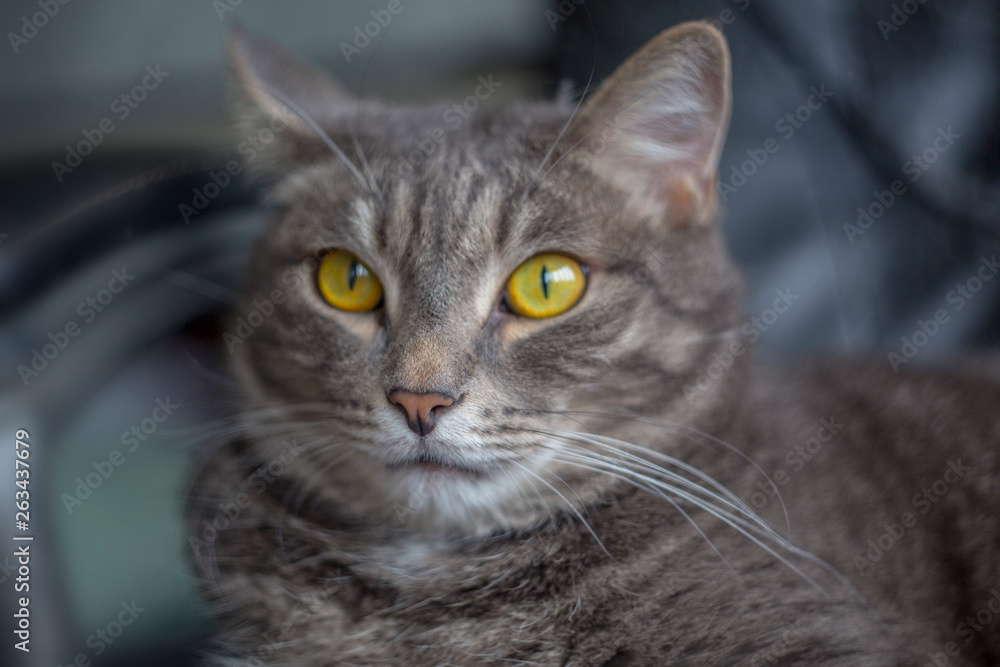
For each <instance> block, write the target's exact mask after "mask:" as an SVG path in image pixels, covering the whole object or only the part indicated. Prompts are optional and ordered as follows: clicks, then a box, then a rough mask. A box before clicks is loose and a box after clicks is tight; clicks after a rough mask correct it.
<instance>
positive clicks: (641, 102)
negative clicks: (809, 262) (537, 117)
mask: <svg viewBox="0 0 1000 667" xmlns="http://www.w3.org/2000/svg"><path fill="white" fill-rule="evenodd" d="M729 110H730V73H729V49H728V48H727V47H726V41H725V38H723V36H722V33H721V32H719V31H718V30H717V29H715V28H714V27H712V26H711V25H709V24H708V23H701V22H692V23H684V24H681V25H679V26H676V27H674V28H671V29H670V30H667V31H665V32H662V33H660V35H658V36H657V37H655V38H654V39H653V40H652V41H650V42H649V43H647V44H646V45H645V46H644V47H642V48H641V49H640V50H639V51H638V52H636V53H635V54H634V55H633V56H632V57H630V58H629V59H628V60H627V61H625V63H623V64H622V65H621V66H620V67H619V68H618V69H617V70H616V71H615V72H614V74H612V75H611V77H610V78H608V79H607V80H606V81H605V82H604V83H603V84H602V85H601V87H600V89H598V90H597V92H596V93H594V95H593V97H592V98H591V99H590V100H588V101H587V102H586V103H585V104H584V106H583V108H582V109H581V110H580V113H579V114H578V117H577V119H576V120H575V121H574V122H573V132H574V133H575V134H576V137H574V138H575V139H576V141H579V142H581V143H582V144H583V146H584V147H585V152H584V154H585V155H587V156H588V160H589V162H591V164H592V168H594V169H596V170H597V171H598V172H599V173H601V174H602V175H604V176H605V177H606V178H609V179H610V180H612V181H613V182H616V183H617V184H619V185H620V186H621V187H623V188H625V189H626V190H627V191H630V192H632V193H634V194H635V195H636V196H639V197H652V198H653V199H654V200H655V201H656V202H657V203H659V204H662V205H664V206H665V210H666V215H667V217H668V219H669V220H670V221H671V222H672V223H674V224H684V223H686V222H687V221H694V222H695V223H696V224H697V223H701V224H707V223H709V222H711V221H712V220H714V218H715V209H716V206H717V196H716V192H715V185H716V180H717V174H718V161H719V153H720V152H721V150H722V143H723V140H724V139H725V134H726V128H727V127H728V124H729Z"/></svg>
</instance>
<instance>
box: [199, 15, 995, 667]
mask: <svg viewBox="0 0 1000 667" xmlns="http://www.w3.org/2000/svg"><path fill="white" fill-rule="evenodd" d="M234 60H235V63H236V68H237V72H238V74H239V75H240V78H241V79H242V80H243V83H244V86H245V87H246V89H247V91H248V94H249V96H250V97H251V98H252V99H254V100H255V104H254V105H252V109H253V111H252V112H251V114H252V115H253V114H256V116H257V123H258V125H259V124H260V122H261V121H260V118H261V117H263V118H265V119H266V118H271V119H272V121H273V119H275V118H279V117H281V118H283V119H284V120H282V122H287V123H289V124H290V127H287V128H285V131H286V139H285V141H284V142H283V144H282V146H281V148H282V149H283V150H284V153H283V159H284V160H286V162H284V163H282V162H278V163H277V164H279V165H295V166H294V167H289V166H281V167H279V168H280V169H287V170H288V171H290V172H291V175H290V176H289V177H288V178H286V179H285V180H284V181H283V183H282V184H281V185H280V186H279V188H278V190H277V194H276V201H277V202H278V204H279V207H278V213H277V215H276V216H275V221H274V223H273V224H272V226H271V228H270V229H269V230H268V232H267V233H266V236H265V238H266V241H265V243H263V244H262V245H261V248H260V251H259V253H258V256H257V260H256V262H255V264H254V270H253V275H252V280H251V286H250V299H249V300H248V302H249V303H253V301H254V300H258V301H259V300H262V299H268V298H273V299H274V301H275V311H274V314H273V315H272V316H270V317H269V318H267V321H266V323H265V324H264V325H263V326H261V327H260V328H259V329H258V330H256V331H255V332H254V334H253V336H252V337H250V338H249V339H248V340H247V341H246V343H245V344H242V345H241V346H239V347H238V349H237V350H236V355H237V359H238V363H237V371H238V373H239V374H240V376H241V378H242V379H243V381H244V385H245V387H246V400H247V406H248V408H247V411H246V417H245V432H243V433H242V434H241V437H240V438H238V439H236V440H235V441H234V442H232V443H229V444H226V445H224V446H222V447H220V448H219V449H217V450H216V451H214V452H213V453H212V454H210V455H207V456H206V458H205V459H204V461H202V462H201V465H200V468H199V474H198V476H197V480H196V482H195V485H194V497H193V501H192V503H191V517H192V523H191V525H192V529H193V535H192V544H193V545H194V547H195V552H196V561H197V562H198V564H199V566H200V567H201V568H202V571H203V572H204V574H205V578H206V584H207V585H206V591H207V593H208V595H209V597H210V598H211V599H213V600H215V601H217V603H218V605H219V607H218V609H219V618H220V623H221V631H220V635H219V640H220V643H219V646H218V649H219V651H220V652H221V653H222V654H224V655H229V656H233V661H232V663H224V664H259V662H265V663H268V664H272V663H273V664H296V665H297V664H303V665H340V664H344V665H352V664H353V665H373V664H405V665H446V664H450V665H477V664H540V665H605V664H611V665H666V664H692V665H695V664H697V665H729V664H801V665H819V664H822V665H922V664H928V663H929V664H934V663H933V660H935V659H938V660H942V661H948V662H947V664H995V663H996V662H997V661H998V660H1000V594H997V596H996V598H997V599H996V601H994V602H992V604H993V607H995V608H996V609H997V613H996V614H992V612H990V613H991V614H992V616H991V618H994V620H993V622H992V623H989V624H987V623H983V622H982V620H983V619H984V618H985V615H981V618H980V619H979V620H978V621H976V620H975V618H976V615H977V613H978V612H979V611H980V610H982V609H987V610H989V609H990V607H989V605H990V604H991V591H993V589H995V588H998V587H1000V558H998V554H1000V528H998V515H1000V508H998V501H1000V478H998V470H1000V461H998V460H997V459H998V456H1000V455H998V452H997V449H998V447H997V443H998V442H1000V419H998V417H997V414H996V407H997V406H998V405H1000V381H998V380H997V378H998V377H1000V373H997V372H995V371H996V370H997V364H996V363H995V362H990V363H991V364H992V367H990V365H989V364H981V365H979V366H977V368H976V370H967V371H957V370H952V371H951V372H950V373H944V372H934V371H929V370H913V371H904V372H901V373H899V374H895V373H893V372H892V371H891V370H890V369H889V368H888V366H887V365H886V364H881V365H880V364H878V363H874V364H873V363H867V364H866V363H860V362H856V363H853V364H847V363H844V362H838V363H831V364H826V365H816V366H814V367H809V368H806V369H800V370H797V371H791V370H775V369H767V368H764V367H762V366H758V365H757V364H755V362H754V361H753V360H752V356H753V355H752V354H748V353H746V350H745V347H746V345H745V343H743V342H742V341H741V334H740V326H739V325H740V321H741V317H740V290H739V286H738V285H739V283H738V279H737V278H736V277H735V273H734V271H733V270H732V268H731V267H730V265H729V263H728V261H727V260H726V258H725V256H724V253H723V251H722V249H721V243H720V240H719V235H718V232H717V230H716V229H715V227H714V225H713V222H712V221H713V219H714V188H713V185H714V177H715V161H716V158H717V155H718V150H719V147H720V145H721V141H722V135H723V134H724V130H725V122H726V117H727V114H728V56H727V54H726V52H725V46H724V43H723V42H722V40H721V36H719V35H718V34H717V33H716V32H715V31H713V30H711V29H710V28H707V27H705V26H701V25H697V24H689V25H686V26H681V27H679V28H677V29H674V30H672V31H670V32H669V33H665V34H664V35H661V36H660V37H659V38H657V39H656V40H654V41H653V42H652V43H651V44H650V45H649V46H647V47H646V48H644V49H643V50H642V51H641V52H640V53H639V54H637V56H635V57H634V58H633V59H631V60H630V61H629V62H628V63H626V64H625V65H624V66H623V67H622V68H621V69H620V70H619V72H618V73H616V75H615V76H614V77H612V79H611V80H609V81H608V82H607V83H606V84H605V85H604V86H602V88H601V89H600V90H599V91H598V92H597V93H596V94H595V95H594V97H593V99H592V100H590V101H588V102H587V104H586V105H585V106H584V107H583V108H582V110H581V111H580V113H579V114H577V115H575V116H574V117H573V121H572V122H571V123H567V119H568V117H569V116H570V112H571V109H569V108H565V107H564V106H559V105H538V106H524V107H521V108H518V109H513V110H507V111H498V112H494V113H490V114H482V115H480V116H478V117H475V118H473V119H471V120H470V121H469V123H467V124H466V125H465V126H463V127H461V128H459V129H458V130H456V131H455V132H454V133H452V134H450V135H449V136H448V137H447V141H445V142H444V143H443V144H442V146H441V148H440V150H439V151H438V152H436V153H435V154H434V155H433V156H429V157H428V158H427V160H426V163H425V164H423V165H421V166H420V167H419V168H418V169H417V171H416V173H413V174H410V173H406V174H404V173H403V172H402V171H401V170H400V164H401V162H402V160H403V159H404V158H405V155H406V152H407V150H409V148H410V142H412V137H413V136H414V133H415V132H417V131H418V129H419V128H420V127H421V124H422V123H426V120H424V119H426V118H431V117H432V115H428V116H423V117H422V116H421V115H420V114H421V113H422V112H419V111H414V110H404V109H389V108H386V107H381V106H377V105H373V106H367V107H364V108H363V109H362V110H361V111H360V112H359V103H358V102H356V101H350V100H345V99H343V98H342V97H341V95H340V93H338V92H337V91H335V90H333V89H332V88H330V87H329V85H328V84H326V83H321V82H320V81H319V79H318V78H316V75H315V74H314V73H313V72H311V71H309V70H303V69H301V68H299V66H298V65H295V64H294V63H291V62H290V61H288V60H285V57H284V56H282V55H280V54H278V53H276V52H275V51H273V50H271V48H270V47H268V46H266V45H259V44H255V43H254V41H253V40H252V39H250V38H248V37H246V36H243V37H239V38H238V39H237V40H236V41H235V42H234ZM293 67H294V68H295V69H292V68H293ZM303 98H309V99H303ZM290 100H294V101H295V102H296V106H298V107H299V108H298V109H296V111H297V112H298V113H301V116H300V119H301V118H309V119H310V120H309V122H305V121H302V120H296V118H295V116H294V115H293V116H292V117H291V120H289V116H288V115H287V114H281V113H280V107H281V104H280V103H279V101H280V102H284V103H288V101H290ZM299 105H301V106H299ZM423 113H426V112H423ZM312 119H315V122H316V123H317V124H318V125H319V126H321V127H323V128H324V129H325V130H326V131H327V132H329V133H330V134H331V136H332V138H333V140H334V141H335V142H336V145H338V146H339V147H342V148H343V149H344V150H345V151H346V152H347V155H346V156H344V158H343V159H340V158H338V157H335V156H333V154H332V152H331V150H330V148H329V147H328V146H327V144H326V143H325V142H324V141H321V140H319V139H318V138H317V137H316V135H315V133H314V130H315V128H314V127H311V124H312V123H311V121H312ZM564 129H565V130H566V132H565V133H564V132H563V130H564ZM287 134H291V135H292V136H291V138H290V139H289V138H288V137H287ZM564 134H565V136H563V135H564ZM355 139H357V141H356V143H355ZM352 146H353V147H354V148H353V149H352V148H351V147H352ZM553 146H554V147H555V148H554V149H553V150H552V152H551V154H549V150H550V147H553ZM359 147H360V149H359ZM574 151H576V152H575V153H574ZM578 158H579V159H578ZM349 164H350V165H353V166H354V168H353V169H352V168H351V167H350V166H348V165H349ZM553 165H557V166H556V168H555V169H552V167H553ZM333 249H346V250H347V251H349V252H350V253H353V255H355V256H357V257H360V258H361V260H362V261H363V262H364V264H366V265H367V266H369V267H371V269H372V270H373V271H374V273H376V274H378V276H379V277H380V278H381V283H382V284H384V286H385V292H384V297H383V299H384V300H383V301H380V302H379V305H377V306H375V307H373V308H370V309H369V310H368V311H366V312H347V311H343V310H338V309H335V308H332V307H331V305H330V304H329V303H326V302H324V298H325V297H324V296H323V295H325V294H326V293H325V292H323V295H321V291H322V290H318V289H317V288H316V277H315V275H316V266H317V258H322V257H324V253H328V251H331V250H333ZM547 252H548V253H551V252H560V253H564V254H565V255H567V256H570V257H573V258H576V259H578V260H580V262H581V264H582V265H583V266H585V267H586V268H587V271H586V274H585V275H586V279H587V285H586V291H585V292H584V293H583V296H582V297H580V298H579V302H578V303H576V304H575V305H571V306H570V307H569V308H568V309H567V310H566V311H565V312H562V313H560V314H558V315H556V316H553V317H550V318H548V319H532V318H528V317H518V316H517V315H515V314H514V313H513V312H511V310H510V306H509V305H507V304H508V301H509V298H508V295H507V292H506V291H505V289H504V284H505V283H504V281H505V280H506V279H507V277H508V276H509V275H510V274H511V272H512V271H514V270H515V269H517V268H518V265H522V266H523V264H522V263H523V262H525V260H527V259H528V258H531V257H532V256H539V253H547ZM352 266H353V265H352ZM352 271H353V268H352ZM543 276H544V273H543ZM543 279H544V278H543ZM351 280H352V289H353V280H354V274H353V273H352V274H351ZM507 285H508V286H507V291H509V290H511V289H513V288H512V287H511V283H507ZM275 290H277V291H278V292H279V293H280V294H278V295H275ZM276 296H278V297H280V298H275V297H276ZM547 297H548V293H546V298H547ZM327 300H328V301H329V299H327ZM279 302H280V303H279ZM734 352H735V353H734ZM991 370H992V371H993V372H991ZM400 396H402V398H399V397H400ZM387 399H388V400H387ZM426 401H432V402H433V403H432V404H428V405H431V407H430V408H429V410H426V409H425V408H426V406H425V407H420V406H422V405H425V403H426ZM422 410H425V412H421V411H422ZM401 413H402V414H401ZM415 415H422V416H419V417H418V416H415ZM594 434H596V436H595V435H594ZM290 443H291V444H290ZM666 457H673V458H671V459H668V458H666ZM685 466H690V467H685ZM671 471H672V472H671ZM713 480H714V481H713ZM770 480H773V483H772V481H770ZM723 487H726V488H728V489H730V490H731V491H732V492H734V493H735V496H730V495H727V492H726V491H724V490H723ZM775 491H777V492H779V493H780V499H781V500H783V501H784V508H786V509H787V514H788V524H787V525H789V526H790V529H791V530H790V534H789V531H788V529H787V528H786V519H785V515H784V511H783V508H782V504H781V500H779V497H778V493H776V492H775ZM685 494H695V495H696V496H697V497H698V498H701V500H700V501H698V502H691V501H692V500H693V499H692V498H691V497H690V496H686V495H685ZM699 505H700V506H699ZM710 514H712V515H710ZM756 514H760V515H761V516H763V517H764V519H766V520H767V522H768V524H769V525H770V526H773V527H774V528H775V529H776V530H777V531H778V533H780V536H779V535H778V534H774V533H771V532H769V531H770V529H769V528H768V527H767V526H765V525H764V524H761V523H757V521H758V520H757V518H756ZM738 529H739V530H738ZM783 538H790V543H788V542H785V541H784V539H783ZM792 544H794V545H795V547H792V546H791V545H792ZM796 547H800V548H802V549H805V551H804V552H802V551H798V552H797V551H796V550H795V549H796ZM807 552H808V553H807ZM809 554H815V555H817V556H819V557H820V558H822V559H823V560H824V561H826V563H828V564H829V566H832V568H833V570H835V571H838V572H841V573H843V575H845V576H846V579H843V578H839V577H838V576H836V575H834V574H832V573H831V571H830V570H828V569H826V568H824V566H823V565H822V564H821V563H819V562H816V561H814V560H811V559H810V555H809ZM863 600H864V601H863ZM966 616H971V617H972V618H973V619H974V620H973V623H974V624H976V626H975V627H978V628H979V629H978V630H973V629H971V626H969V625H968V622H967V621H966ZM963 623H965V624H966V625H965V626H962V625H961V624H963ZM939 654H940V657H938V655H939ZM939 664H945V663H944V662H940V663H939Z"/></svg>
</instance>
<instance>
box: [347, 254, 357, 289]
mask: <svg viewBox="0 0 1000 667" xmlns="http://www.w3.org/2000/svg"><path fill="white" fill-rule="evenodd" d="M357 279H358V263H357V262H356V261H354V260H353V259H352V260H351V268H349V269H348V270H347V289H349V290H351V291H352V292H353V291H354V283H355V281H357Z"/></svg>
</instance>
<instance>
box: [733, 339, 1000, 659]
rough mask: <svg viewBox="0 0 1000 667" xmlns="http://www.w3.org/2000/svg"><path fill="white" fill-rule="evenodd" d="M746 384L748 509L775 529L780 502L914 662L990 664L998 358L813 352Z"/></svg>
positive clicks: (997, 509) (998, 515)
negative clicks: (899, 361) (753, 405)
mask: <svg viewBox="0 0 1000 667" xmlns="http://www.w3.org/2000/svg"><path fill="white" fill-rule="evenodd" d="M756 378H757V380H758V382H757V383H756V386H755V390H754V391H755V392H756V400H757V401H760V403H759V405H760V406H761V407H760V408H759V409H757V410H753V411H751V412H752V413H753V414H754V415H755V416H754V417H753V420H754V422H755V426H754V427H753V428H752V429H751V430H752V432H754V433H755V436H754V437H753V438H752V441H753V444H752V445H751V449H752V450H753V452H752V454H753V456H754V458H755V459H756V460H757V461H758V462H759V463H760V465H761V467H762V469H763V470H764V472H766V473H767V474H768V476H769V477H770V481H767V480H762V476H761V475H760V474H759V473H756V472H755V473H748V474H747V476H746V477H744V479H743V480H742V481H741V484H742V488H743V490H744V492H745V493H746V494H747V496H748V497H749V498H750V502H751V504H752V505H753V506H754V507H755V508H756V509H758V511H760V512H761V513H762V514H764V515H765V516H767V517H768V518H769V519H770V520H771V521H773V522H776V523H783V522H784V516H783V513H782V511H781V502H779V498H780V499H781V500H783V501H784V505H785V507H787V510H788V513H789V516H790V522H791V530H792V536H793V539H794V540H795V541H797V542H798V543H799V544H801V545H802V546H804V547H805V548H807V549H810V550H812V551H813V552H815V553H817V554H819V555H820V556H822V557H823V558H824V559H826V560H828V561H829V562H830V563H831V564H832V565H834V566H835V567H836V568H837V569H838V570H840V571H841V572H843V573H845V574H846V575H847V576H848V577H849V578H850V579H851V581H852V583H853V584H854V585H855V586H856V587H857V588H858V589H859V591H861V592H862V594H863V595H865V596H866V597H867V598H869V599H870V600H871V601H872V603H873V605H874V606H875V607H876V608H877V609H878V610H879V612H880V613H882V614H883V615H884V616H886V617H887V618H890V619H895V620H896V621H897V622H898V623H899V624H901V625H902V626H904V628H906V630H905V634H908V635H909V636H911V637H913V641H914V643H915V644H923V645H924V646H925V647H926V650H925V651H924V653H926V654H927V655H928V656H929V657H928V660H932V659H933V656H934V655H938V654H940V657H941V658H942V659H945V658H947V659H949V660H950V661H951V662H950V663H947V664H965V663H964V662H962V661H963V660H971V661H972V662H971V663H969V664H1000V593H997V591H998V590H1000V560H998V559H997V558H996V554H997V553H998V552H1000V355H995V354H983V355H980V356H976V357H972V358H968V359H966V360H964V361H960V362H953V363H949V364H941V365H930V364H921V365H916V364H909V365H902V366H901V367H899V368H893V367H892V365H891V364H890V363H888V362H887V361H886V360H885V358H881V359H879V358H875V359H874V360H873V359H867V360H865V359H855V360H825V361H817V362H812V363H806V364H798V365H796V366H794V367H787V368H777V369H775V368H770V369H765V368H759V369H758V371H757V375H756ZM764 406H766V407H764ZM991 604H992V607H993V608H992V609H991V607H990V605H991ZM931 664H935V663H933V662H932V663H931ZM938 664H946V663H944V662H939V663H938Z"/></svg>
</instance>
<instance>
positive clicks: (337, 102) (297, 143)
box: [227, 26, 356, 169]
mask: <svg viewBox="0 0 1000 667" xmlns="http://www.w3.org/2000/svg"><path fill="white" fill-rule="evenodd" d="M227 50H228V55H229V65H230V67H231V68H232V72H233V79H234V82H235V90H234V93H235V96H234V97H235V99H234V102H233V105H234V112H235V116H236V120H237V124H238V128H239V132H240V139H241V140H243V141H241V146H243V145H246V146H247V151H248V152H249V151H250V150H251V149H252V151H253V155H254V156H255V158H256V156H257V155H258V154H263V155H266V156H267V158H268V159H267V160H265V161H262V162H264V163H265V164H264V165H259V164H258V165H254V166H255V167H257V168H260V167H261V166H264V168H265V169H266V165H267V164H270V163H273V161H275V160H281V159H282V158H284V159H295V160H299V161H308V159H309V157H310V156H311V155H319V154H322V152H323V149H324V146H323V139H322V136H321V134H320V130H322V131H323V132H333V131H334V128H340V127H343V126H344V124H345V122H346V121H347V120H348V117H349V115H350V114H351V113H352V110H353V109H354V107H355V104H356V98H354V97H353V96H352V95H351V94H350V93H348V92H346V91H345V90H343V89H342V88H341V87H340V86H338V85H337V84H336V83H334V82H333V81H332V80H331V79H330V78H329V77H327V76H326V75H325V74H323V73H321V72H320V71H319V70H317V69H316V68H314V67H312V66H311V65H309V64H307V63H305V62H303V61H302V60H300V59H299V58H296V57H295V56H293V55H291V54H289V53H288V52H287V51H285V50H283V49H282V48H280V47H278V46H277V45H275V44H273V43H272V42H270V41H268V40H266V39H264V38H262V37H260V36H258V35H255V34H253V33H250V32H248V31H247V30H245V29H244V28H242V27H240V26H235V27H233V28H231V29H230V31H229V39H228V46H227ZM351 102H355V104H351ZM327 152H328V149H327Z"/></svg>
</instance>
